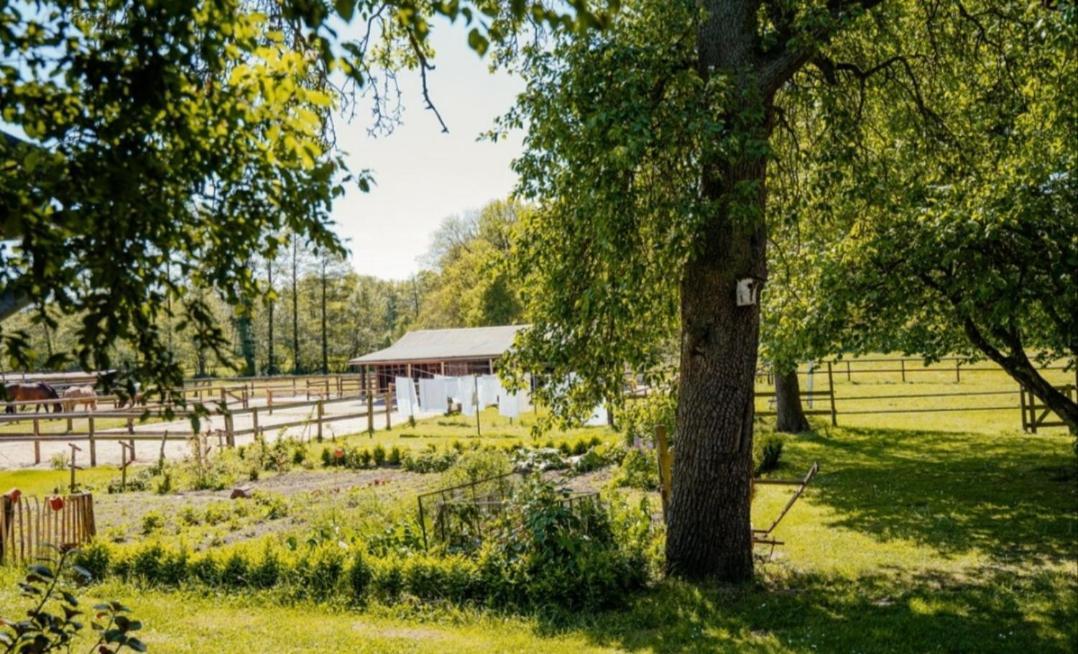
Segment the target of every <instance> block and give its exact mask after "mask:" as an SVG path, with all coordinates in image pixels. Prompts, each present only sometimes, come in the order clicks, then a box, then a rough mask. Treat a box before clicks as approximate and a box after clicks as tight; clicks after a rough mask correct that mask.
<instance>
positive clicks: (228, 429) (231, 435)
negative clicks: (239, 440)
mask: <svg viewBox="0 0 1078 654" xmlns="http://www.w3.org/2000/svg"><path fill="white" fill-rule="evenodd" d="M225 445H228V446H229V447H235V446H236V434H235V432H234V431H233V429H232V413H226V414H225Z"/></svg>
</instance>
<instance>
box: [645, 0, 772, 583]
mask: <svg viewBox="0 0 1078 654" xmlns="http://www.w3.org/2000/svg"><path fill="white" fill-rule="evenodd" d="M707 9H708V13H707V19H706V20H705V21H704V22H703V24H702V25H701V28H700V33H699V35H698V43H699V45H698V49H699V61H698V70H699V73H700V75H701V76H702V77H704V78H705V79H707V78H708V77H710V76H712V75H717V74H723V75H726V76H728V80H729V83H730V84H732V85H733V88H734V89H735V90H734V91H732V92H731V94H730V96H731V102H732V103H734V104H733V105H732V106H729V107H725V111H724V113H723V115H722V116H720V117H719V118H720V124H723V125H725V126H727V127H726V129H727V130H729V131H728V132H727V134H724V135H721V136H720V138H727V139H728V140H729V142H730V143H737V144H738V148H739V151H738V152H734V153H725V154H717V152H722V151H723V149H722V148H714V149H712V148H709V151H710V152H711V154H709V155H707V156H708V157H710V159H705V160H703V161H702V162H701V194H702V196H703V198H704V200H705V201H707V202H708V203H709V205H710V206H712V207H714V210H713V212H712V214H711V216H710V218H709V219H708V220H707V221H706V222H705V224H704V225H702V226H701V228H700V232H699V233H698V235H697V238H696V239H695V240H696V243H695V246H696V247H695V249H694V250H693V254H692V256H691V257H690V258H689V260H688V262H687V263H686V266H685V268H684V271H683V276H682V279H681V282H680V290H681V363H680V382H679V392H678V407H677V441H676V443H675V448H676V450H675V451H676V454H675V457H674V473H673V489H672V493H671V499H670V505H669V524H668V528H667V539H666V566H667V572H668V573H670V574H673V575H676V576H679V577H683V578H688V579H693V580H714V581H722V582H733V583H742V582H747V581H750V580H751V579H752V576H753V561H752V524H751V522H750V515H749V512H750V511H749V510H750V502H751V494H752V471H753V465H752V432H753V414H754V408H753V399H754V389H753V387H754V383H755V375H756V357H757V347H758V344H759V331H760V307H759V304H758V303H753V304H750V305H747V306H738V304H737V297H736V287H737V283H738V280H740V279H744V278H753V279H755V280H757V283H759V284H762V283H763V280H764V279H765V278H766V277H767V259H766V252H765V244H766V227H765V224H764V205H765V194H764V181H765V178H766V172H767V171H766V157H765V154H764V153H765V152H766V146H767V140H768V137H769V135H770V114H771V95H770V92H769V91H766V90H765V89H768V88H770V87H771V84H770V83H767V82H766V81H762V80H761V79H760V78H759V75H758V73H757V71H755V70H754V69H753V62H754V48H755V41H754V39H755V30H754V29H752V28H753V26H754V25H755V21H756V15H755V6H754V3H751V2H717V1H714V2H711V3H709V6H708V8H707Z"/></svg>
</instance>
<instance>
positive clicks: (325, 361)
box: [322, 255, 329, 375]
mask: <svg viewBox="0 0 1078 654" xmlns="http://www.w3.org/2000/svg"><path fill="white" fill-rule="evenodd" d="M328 338H329V337H328V334H327V331H326V259H325V255H323V256H322V374H323V375H328V374H329V340H328Z"/></svg>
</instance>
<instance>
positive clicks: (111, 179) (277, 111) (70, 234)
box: [0, 0, 347, 391]
mask: <svg viewBox="0 0 1078 654" xmlns="http://www.w3.org/2000/svg"><path fill="white" fill-rule="evenodd" d="M0 12H2V14H3V18H2V20H3V23H4V24H5V29H4V30H3V31H2V33H0V41H2V42H3V46H4V49H5V51H6V52H7V53H8V55H7V56H6V57H5V61H4V63H3V64H2V66H3V73H4V74H3V80H4V81H3V83H2V84H3V92H2V93H0V111H2V113H3V117H4V120H5V121H6V122H7V123H8V124H12V125H15V126H17V127H18V128H20V129H21V130H22V131H23V132H24V133H25V134H26V135H27V137H29V139H31V140H33V141H34V142H36V144H38V145H34V144H30V143H12V142H11V141H10V140H5V142H4V144H3V145H0V169H2V170H3V174H2V185H3V191H2V192H0V198H3V201H4V206H3V211H2V212H0V213H2V215H3V216H4V217H5V219H4V223H3V226H2V234H0V236H2V237H3V238H4V239H6V240H7V239H16V240H17V245H16V246H15V247H13V248H6V249H5V250H4V251H3V253H2V254H0V257H2V267H3V269H4V276H3V279H2V280H0V285H2V286H3V289H4V292H5V294H7V295H9V296H13V297H20V298H22V300H23V304H25V303H32V304H33V305H34V307H35V311H36V312H37V313H38V314H39V315H40V316H41V317H42V320H43V322H44V323H45V324H49V323H50V322H51V319H50V318H49V313H48V311H47V309H46V307H48V306H52V307H55V308H56V309H58V310H59V311H60V312H61V313H64V314H78V315H80V317H81V319H82V323H81V325H80V327H79V330H78V333H77V338H76V341H75V342H74V343H72V345H73V348H72V349H70V350H67V351H63V352H59V351H58V352H57V358H58V360H59V359H63V360H66V361H70V360H74V361H77V362H78V364H79V365H80V366H81V367H83V368H84V369H99V370H108V369H112V368H116V367H117V365H116V364H117V363H122V364H123V366H122V368H124V369H121V370H120V372H119V373H118V374H117V379H116V381H118V382H120V381H122V382H126V383H125V384H122V385H123V386H126V388H127V389H128V390H129V391H130V390H131V389H132V388H133V384H134V379H135V378H142V379H144V380H145V381H149V382H152V384H153V385H154V386H156V387H159V388H160V389H162V390H164V389H166V388H173V387H176V386H178V384H179V381H180V378H181V377H182V370H181V368H180V366H179V364H178V363H177V361H176V360H175V359H174V358H173V357H172V356H171V353H170V352H169V350H168V348H167V347H165V342H164V341H165V340H166V339H165V338H163V337H164V336H165V335H166V332H167V329H162V326H163V325H162V323H161V321H160V318H161V317H162V316H164V315H167V314H168V313H169V307H168V305H169V298H170V297H177V298H178V297H179V295H178V294H177V293H176V291H177V290H178V289H177V286H176V282H175V281H173V279H172V278H173V277H176V278H183V279H191V278H198V280H199V283H200V284H201V285H203V286H206V287H209V288H215V289H217V290H219V291H221V292H222V293H224V294H225V295H226V297H228V299H229V300H230V301H231V302H233V303H238V302H239V301H240V298H241V296H243V295H251V294H252V293H253V292H254V286H253V279H252V277H251V275H250V271H248V270H245V269H244V267H243V264H244V263H245V262H246V261H248V260H249V259H250V257H251V255H252V254H254V253H262V252H264V251H267V250H268V249H270V248H269V246H266V245H264V244H263V243H261V235H262V234H263V233H265V232H267V231H276V230H277V229H279V228H280V227H281V226H282V225H283V224H285V223H286V222H287V223H290V224H292V225H293V226H294V227H295V228H296V229H298V230H300V231H301V232H303V233H304V234H306V235H307V236H308V237H309V238H312V239H314V240H316V241H317V242H319V243H321V244H323V245H324V246H325V247H328V248H338V247H339V245H338V244H337V242H336V239H335V238H334V237H333V236H332V234H331V233H330V232H329V231H328V229H327V225H326V216H327V213H328V206H329V203H330V202H331V200H332V199H333V197H335V196H336V195H337V194H338V193H340V192H341V188H342V187H341V185H342V183H345V181H346V177H347V176H346V174H345V173H344V167H343V162H342V161H341V160H340V159H339V158H338V157H336V156H334V154H333V153H332V152H330V151H329V150H328V149H327V148H326V146H325V145H324V144H323V142H322V140H321V131H322V119H323V117H324V116H325V115H326V112H327V111H328V109H329V107H330V104H331V101H330V98H328V97H327V96H326V95H325V94H324V93H322V92H321V91H319V90H317V89H314V88H311V87H310V86H309V85H306V84H305V80H306V78H307V75H309V74H311V70H312V63H311V60H310V59H309V58H307V57H304V56H303V54H301V53H299V52H295V51H292V50H290V49H288V48H286V47H284V46H283V45H282V44H281V43H280V42H279V41H274V36H273V34H271V33H270V30H268V27H267V24H266V21H265V18H264V17H262V16H260V15H259V14H256V13H254V12H251V11H249V10H248V9H247V8H246V7H244V6H243V5H241V4H239V3H238V2H228V1H226V2H219V3H212V4H211V3H199V4H195V3H187V4H183V3H181V4H175V3H156V4H147V3H131V5H130V6H128V7H126V8H124V9H123V10H117V7H116V5H115V3H105V2H89V3H86V2H78V3H76V2H68V1H64V0H57V1H55V2H49V3H43V4H42V5H41V6H39V8H38V10H37V11H33V12H28V11H25V10H24V9H23V8H21V6H20V5H6V6H5V7H4V8H3V9H0ZM169 262H171V263H172V264H173V265H172V267H173V269H174V271H173V273H174V274H173V275H170V274H169V272H170V271H169V270H168V268H169V265H168V263H169ZM176 269H178V271H177V270H176ZM177 272H178V274H175V273H177ZM179 304H180V306H179V307H175V310H176V311H178V312H179V314H180V317H181V319H180V320H179V321H178V322H177V325H178V326H179V325H185V326H186V327H185V329H186V331H187V332H188V333H191V332H193V331H201V332H202V333H203V334H204V335H205V336H207V337H209V339H210V342H209V346H210V347H211V348H213V349H216V350H218V351H219V353H220V354H221V355H222V356H227V354H226V353H225V352H223V351H221V348H222V347H223V346H224V341H223V335H222V333H221V331H220V330H219V329H214V328H213V327H214V322H213V321H212V316H211V312H210V311H209V309H208V307H207V306H205V305H204V304H203V303H202V302H201V301H200V299H199V298H198V297H197V296H187V297H183V298H182V301H181V302H180V303H179ZM13 308H17V304H16V305H11V306H9V307H8V309H13ZM50 326H52V325H50ZM178 331H179V330H178ZM2 336H3V339H4V345H5V349H6V350H7V351H8V353H9V354H10V355H11V356H12V357H13V358H14V359H15V363H16V364H17V365H25V363H26V362H25V360H24V359H23V358H22V351H21V348H20V341H19V339H18V335H17V334H13V333H11V332H8V331H7V330H5V331H4V333H3V335H2ZM119 344H124V345H126V346H129V347H130V349H131V350H132V351H133V352H134V353H136V356H133V357H131V358H130V359H127V360H126V361H123V362H116V361H114V360H113V355H114V353H115V352H117V345H119ZM125 369H126V370H125ZM125 373H129V374H125ZM119 377H123V378H124V379H119ZM108 381H109V380H106V382H108Z"/></svg>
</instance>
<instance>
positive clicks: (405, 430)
mask: <svg viewBox="0 0 1078 654" xmlns="http://www.w3.org/2000/svg"><path fill="white" fill-rule="evenodd" d="M537 420H538V418H537V417H536V414H534V413H527V414H524V415H522V416H521V417H520V418H515V419H510V418H505V417H503V416H501V415H499V414H498V409H497V408H489V409H486V410H484V411H482V412H481V413H480V415H479V428H478V430H477V429H476V417H475V416H464V415H459V414H457V415H452V416H437V417H434V418H425V419H423V420H418V421H416V424H415V425H414V426H413V425H410V424H409V423H408V422H407V421H404V422H399V423H395V424H393V426H392V429H389V430H386V429H382V428H383V427H384V426H385V416H384V415H378V416H377V418H376V419H375V426H376V427H378V428H379V429H378V430H377V431H375V432H374V435H373V436H370V435H368V434H367V433H366V432H362V433H359V434H351V435H348V436H339V437H337V438H336V439H328V438H327V439H326V441H325V442H323V443H311V445H310V450H311V454H312V455H314V457H315V459H316V460H317V457H318V456H319V455H320V454H321V452H322V448H323V447H332V446H333V445H334V444H345V445H352V446H356V447H371V448H373V447H374V446H375V445H381V446H382V447H385V448H386V449H389V448H391V447H394V446H396V447H399V448H401V449H402V450H404V449H406V448H425V447H427V446H428V445H435V446H437V447H439V448H444V447H448V446H450V445H452V444H453V442H455V441H458V442H460V443H463V444H467V445H471V444H472V443H474V442H476V441H478V442H479V443H480V444H481V445H495V446H498V447H502V446H505V445H513V444H521V445H528V446H541V445H544V444H547V443H548V441H549V442H553V443H554V444H557V443H560V442H561V441H566V442H568V443H569V444H573V443H575V442H576V441H578V440H581V439H583V440H589V439H591V438H596V437H597V438H599V439H601V440H604V441H606V440H611V439H614V438H617V439H621V438H622V437H621V435H615V433H614V432H613V430H611V429H610V428H609V427H579V428H576V429H567V430H558V429H555V430H552V431H549V432H547V433H545V434H543V436H542V437H540V438H534V437H533V435H532V428H533V427H534V426H535V424H536V421H537Z"/></svg>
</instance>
